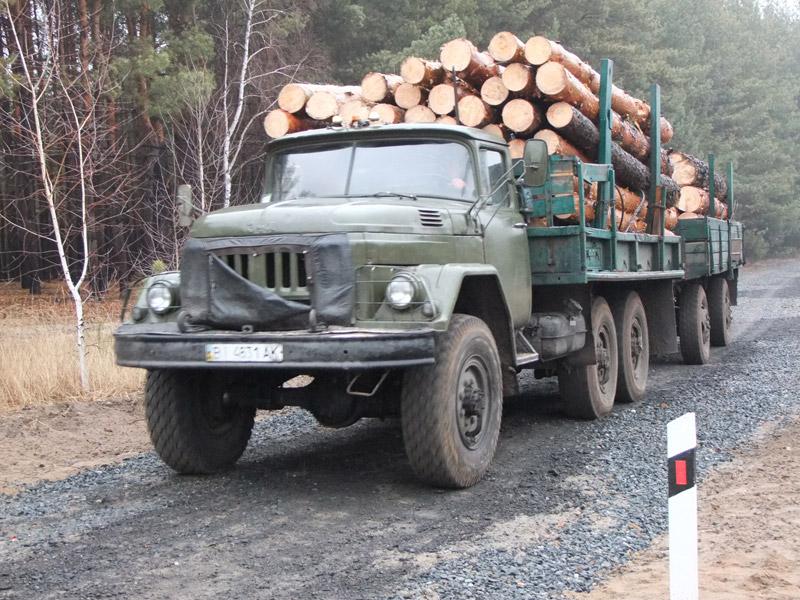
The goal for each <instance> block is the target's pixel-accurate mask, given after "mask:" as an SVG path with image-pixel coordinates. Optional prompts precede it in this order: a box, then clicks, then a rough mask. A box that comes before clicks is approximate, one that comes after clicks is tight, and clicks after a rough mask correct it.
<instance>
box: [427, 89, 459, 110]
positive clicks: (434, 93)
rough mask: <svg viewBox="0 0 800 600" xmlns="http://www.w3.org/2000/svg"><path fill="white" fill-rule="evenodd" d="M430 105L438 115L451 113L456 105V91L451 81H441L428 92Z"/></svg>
mask: <svg viewBox="0 0 800 600" xmlns="http://www.w3.org/2000/svg"><path fill="white" fill-rule="evenodd" d="M428 106H429V107H430V109H431V110H432V111H433V112H435V113H436V114H437V115H449V114H450V113H451V112H453V110H455V107H456V92H455V90H454V89H453V86H452V85H450V84H449V83H440V84H439V85H437V86H434V88H433V89H432V90H431V91H430V93H429V94H428Z"/></svg>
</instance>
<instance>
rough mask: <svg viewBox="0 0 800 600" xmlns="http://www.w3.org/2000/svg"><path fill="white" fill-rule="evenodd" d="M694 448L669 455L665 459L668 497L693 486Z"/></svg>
mask: <svg viewBox="0 0 800 600" xmlns="http://www.w3.org/2000/svg"><path fill="white" fill-rule="evenodd" d="M694 453H695V448H691V449H689V450H687V451H686V452H681V453H680V454H676V455H675V456H671V457H670V458H669V460H668V461H667V468H668V470H669V497H670V498H672V497H673V496H674V495H675V494H680V493H681V492H683V491H685V490H688V489H690V488H693V487H694V460H695V458H694Z"/></svg>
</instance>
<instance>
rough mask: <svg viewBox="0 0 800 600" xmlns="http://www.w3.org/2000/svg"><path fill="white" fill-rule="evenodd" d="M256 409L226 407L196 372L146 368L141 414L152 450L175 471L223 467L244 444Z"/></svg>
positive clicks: (205, 377) (233, 460)
mask: <svg viewBox="0 0 800 600" xmlns="http://www.w3.org/2000/svg"><path fill="white" fill-rule="evenodd" d="M255 412H256V411H255V408H253V407H245V406H239V405H236V404H229V405H226V404H225V403H224V402H223V395H222V392H221V390H219V389H218V387H217V386H215V385H214V382H213V381H211V380H210V377H209V376H208V375H207V374H205V373H201V372H197V371H167V370H155V371H148V373H147V382H146V384H145V416H146V420H147V429H148V431H149V432H150V439H151V440H152V441H153V446H154V447H155V450H156V452H157V453H158V455H159V456H160V457H161V460H163V461H164V462H165V463H166V464H167V465H169V466H170V467H171V468H172V469H174V470H175V471H177V472H178V473H183V474H194V475H197V474H208V473H216V472H219V471H223V470H226V469H228V468H230V467H231V466H233V465H234V463H236V461H237V460H238V459H239V457H240V456H241V455H242V453H243V452H244V450H245V448H246V447H247V442H248V441H249V439H250V433H251V431H252V429H253V420H254V417H255Z"/></svg>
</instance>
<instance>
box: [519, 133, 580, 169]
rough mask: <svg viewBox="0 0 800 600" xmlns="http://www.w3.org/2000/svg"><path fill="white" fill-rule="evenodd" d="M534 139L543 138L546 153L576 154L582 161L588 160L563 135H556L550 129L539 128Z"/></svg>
mask: <svg viewBox="0 0 800 600" xmlns="http://www.w3.org/2000/svg"><path fill="white" fill-rule="evenodd" d="M533 139H535V140H543V141H544V143H545V144H547V153H548V154H560V155H561V156H577V157H578V158H580V159H581V160H582V161H584V162H589V160H588V158H586V155H585V154H584V153H583V152H581V151H580V150H578V149H577V148H576V147H575V146H573V145H572V144H570V143H569V142H568V141H567V140H565V139H564V138H563V137H561V136H560V135H558V134H557V133H556V132H555V131H553V130H552V129H540V130H539V131H537V132H536V135H534V136H533Z"/></svg>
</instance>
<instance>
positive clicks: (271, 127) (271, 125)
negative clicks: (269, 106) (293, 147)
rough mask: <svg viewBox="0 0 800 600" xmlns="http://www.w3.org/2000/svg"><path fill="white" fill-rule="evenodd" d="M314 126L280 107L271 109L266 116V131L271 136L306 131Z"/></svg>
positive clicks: (277, 136)
mask: <svg viewBox="0 0 800 600" xmlns="http://www.w3.org/2000/svg"><path fill="white" fill-rule="evenodd" d="M313 126H314V124H313V123H309V122H307V121H305V120H303V119H301V118H300V117H298V116H297V115H293V114H292V113H290V112H288V111H285V110H283V109H280V108H277V109H275V110H271V111H270V112H268V113H267V116H266V117H264V131H266V132H267V135H268V136H269V137H271V138H279V137H283V136H284V135H288V134H290V133H296V132H298V131H305V130H306V129H311V128H312V127H313Z"/></svg>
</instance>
